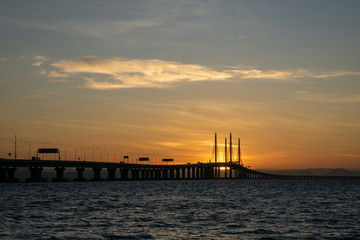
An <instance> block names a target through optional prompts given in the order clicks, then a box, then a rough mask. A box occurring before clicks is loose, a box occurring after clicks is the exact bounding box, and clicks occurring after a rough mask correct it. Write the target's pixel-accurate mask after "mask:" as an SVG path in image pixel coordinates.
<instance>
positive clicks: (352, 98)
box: [300, 94, 360, 104]
mask: <svg viewBox="0 0 360 240" xmlns="http://www.w3.org/2000/svg"><path fill="white" fill-rule="evenodd" d="M300 100H303V101H311V102H319V103H337V104H345V103H358V102H360V95H359V94H351V95H348V96H330V95H306V96H302V97H300Z"/></svg>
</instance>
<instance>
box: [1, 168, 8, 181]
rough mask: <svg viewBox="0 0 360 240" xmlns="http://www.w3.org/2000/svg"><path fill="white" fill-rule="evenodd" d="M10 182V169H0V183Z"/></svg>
mask: <svg viewBox="0 0 360 240" xmlns="http://www.w3.org/2000/svg"><path fill="white" fill-rule="evenodd" d="M7 181H8V168H6V167H5V168H2V167H0V182H7Z"/></svg>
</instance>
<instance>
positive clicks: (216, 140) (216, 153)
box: [215, 133, 218, 163]
mask: <svg viewBox="0 0 360 240" xmlns="http://www.w3.org/2000/svg"><path fill="white" fill-rule="evenodd" d="M217 150H218V149H217V137H216V133H215V163H217Z"/></svg>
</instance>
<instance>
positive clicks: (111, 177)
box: [106, 168, 116, 181]
mask: <svg viewBox="0 0 360 240" xmlns="http://www.w3.org/2000/svg"><path fill="white" fill-rule="evenodd" d="M107 171H108V177H107V179H106V181H115V180H116V178H115V172H116V168H108V169H107Z"/></svg>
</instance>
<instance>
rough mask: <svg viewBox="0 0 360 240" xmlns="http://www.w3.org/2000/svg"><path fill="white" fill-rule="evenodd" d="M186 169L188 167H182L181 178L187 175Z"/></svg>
mask: <svg viewBox="0 0 360 240" xmlns="http://www.w3.org/2000/svg"><path fill="white" fill-rule="evenodd" d="M185 171H186V168H182V169H181V178H182V179H185V176H186V175H185Z"/></svg>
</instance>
